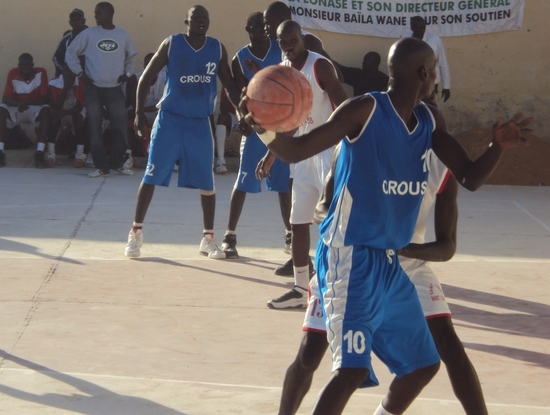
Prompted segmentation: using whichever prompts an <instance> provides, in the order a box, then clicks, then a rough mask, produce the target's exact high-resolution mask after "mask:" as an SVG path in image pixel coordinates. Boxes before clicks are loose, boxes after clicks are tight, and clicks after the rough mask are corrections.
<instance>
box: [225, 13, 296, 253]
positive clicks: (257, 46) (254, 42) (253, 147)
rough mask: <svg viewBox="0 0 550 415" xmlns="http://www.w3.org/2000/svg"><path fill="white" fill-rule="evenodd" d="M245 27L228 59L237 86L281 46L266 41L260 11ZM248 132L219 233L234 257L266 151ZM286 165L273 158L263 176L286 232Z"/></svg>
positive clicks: (277, 55)
mask: <svg viewBox="0 0 550 415" xmlns="http://www.w3.org/2000/svg"><path fill="white" fill-rule="evenodd" d="M246 31H247V32H248V36H249V38H250V43H249V44H248V45H246V46H244V47H243V48H242V49H240V50H239V51H238V52H237V54H236V55H235V57H234V58H233V61H232V70H233V77H234V79H235V83H236V84H237V86H238V87H239V88H240V89H242V87H244V86H246V85H248V82H249V81H250V79H252V77H253V76H254V73H255V72H254V73H253V72H252V71H251V67H252V65H253V63H254V64H255V66H257V68H255V69H263V68H265V67H267V66H270V65H277V64H279V63H280V62H281V49H280V48H279V45H278V43H277V42H276V41H270V40H269V38H268V37H267V35H266V34H265V32H264V21H263V15H262V13H261V12H256V13H252V14H251V15H250V16H248V18H247V20H246ZM248 133H249V134H248V135H245V136H243V138H242V141H241V162H240V166H239V174H238V176H237V180H236V181H235V186H234V187H233V192H231V199H230V201H229V221H228V223H227V230H226V231H225V235H224V237H223V241H222V246H221V249H222V250H223V251H224V252H225V257H226V258H227V259H234V258H238V257H239V254H238V252H237V234H236V232H235V229H236V228H237V223H238V221H239V218H240V216H241V212H242V209H243V205H244V201H245V198H246V194H247V193H259V192H261V185H262V181H261V179H258V178H256V175H255V171H256V166H257V165H258V163H259V162H260V160H261V159H262V157H263V156H264V155H265V153H266V152H267V147H266V146H265V144H264V143H262V141H261V140H260V138H259V137H258V135H257V134H256V132H255V131H254V130H252V129H250V128H249V129H248ZM289 175H290V171H289V167H288V164H287V163H283V162H282V161H281V160H279V159H276V160H275V162H274V163H273V165H272V166H270V171H269V175H268V177H266V180H265V182H266V188H267V190H270V191H274V192H278V194H279V206H280V208H281V216H282V218H283V224H284V226H285V229H286V232H287V233H290V222H289V218H290V193H289V189H288V180H289Z"/></svg>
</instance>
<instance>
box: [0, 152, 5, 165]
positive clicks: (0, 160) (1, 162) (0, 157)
mask: <svg viewBox="0 0 550 415" xmlns="http://www.w3.org/2000/svg"><path fill="white" fill-rule="evenodd" d="M5 165H6V153H4V152H3V151H0V167H4V166H5Z"/></svg>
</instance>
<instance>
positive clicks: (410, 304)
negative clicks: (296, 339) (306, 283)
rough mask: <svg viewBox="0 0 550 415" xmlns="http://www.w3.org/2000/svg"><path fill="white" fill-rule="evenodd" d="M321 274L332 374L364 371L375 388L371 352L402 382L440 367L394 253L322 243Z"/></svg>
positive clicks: (318, 261) (319, 251) (319, 253)
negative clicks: (425, 369)
mask: <svg viewBox="0 0 550 415" xmlns="http://www.w3.org/2000/svg"><path fill="white" fill-rule="evenodd" d="M316 269H317V275H318V283H319V288H320V291H321V295H322V297H323V306H324V311H325V324H326V328H327V339H328V341H329V344H330V349H331V352H332V370H333V371H334V370H338V369H340V368H365V369H368V370H369V376H368V377H367V379H366V380H365V382H364V383H363V384H362V385H361V387H368V386H376V385H378V383H379V382H378V379H377V378H376V375H375V373H374V370H373V368H372V361H371V352H373V353H374V354H376V356H378V358H379V359H380V360H381V361H382V362H383V363H384V364H385V365H386V366H387V367H388V369H389V370H390V371H391V372H392V373H394V374H395V375H397V376H398V377H400V376H403V375H406V374H408V373H411V372H413V371H415V370H417V369H420V368H423V367H427V366H431V365H434V364H436V363H438V362H439V355H438V353H437V350H436V347H435V344H434V341H433V339H432V336H431V333H430V331H429V329H428V325H427V323H426V319H425V317H424V314H423V312H422V308H421V306H420V301H419V300H418V295H417V294H416V291H415V288H414V285H413V284H412V282H411V281H410V279H409V278H408V277H407V275H406V274H405V272H404V271H403V269H402V268H401V265H400V264H399V260H398V257H397V255H395V254H393V251H385V250H380V249H370V248H367V247H365V246H344V247H340V248H333V247H329V246H327V245H325V244H324V243H322V242H320V243H319V244H318V247H317V254H316Z"/></svg>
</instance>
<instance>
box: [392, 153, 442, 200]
mask: <svg viewBox="0 0 550 415" xmlns="http://www.w3.org/2000/svg"><path fill="white" fill-rule="evenodd" d="M432 156H433V150H432V149H431V148H429V149H427V150H426V151H425V152H424V154H423V155H422V157H421V160H422V171H423V173H426V172H429V171H430V163H431V158H432ZM427 187H428V182H427V181H426V180H424V181H422V182H418V181H406V180H384V181H382V191H383V192H384V194H386V195H396V196H405V195H411V196H418V195H423V194H424V193H426V188H427Z"/></svg>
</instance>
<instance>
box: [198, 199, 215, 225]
mask: <svg viewBox="0 0 550 415" xmlns="http://www.w3.org/2000/svg"><path fill="white" fill-rule="evenodd" d="M201 207H202V222H203V228H204V229H205V230H212V232H213V231H214V216H215V214H216V193H214V192H213V191H212V192H206V191H203V190H201Z"/></svg>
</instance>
